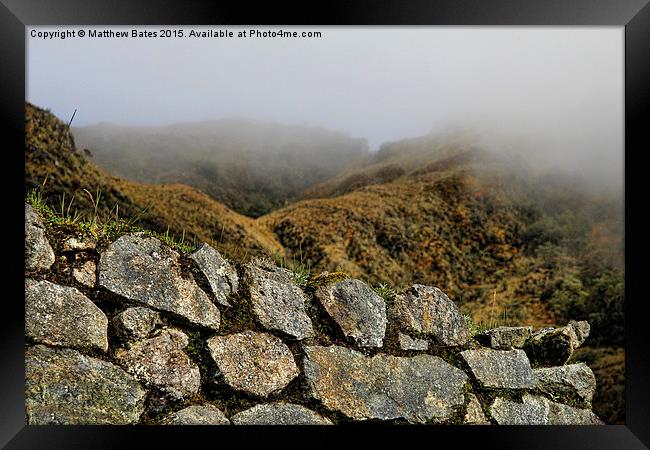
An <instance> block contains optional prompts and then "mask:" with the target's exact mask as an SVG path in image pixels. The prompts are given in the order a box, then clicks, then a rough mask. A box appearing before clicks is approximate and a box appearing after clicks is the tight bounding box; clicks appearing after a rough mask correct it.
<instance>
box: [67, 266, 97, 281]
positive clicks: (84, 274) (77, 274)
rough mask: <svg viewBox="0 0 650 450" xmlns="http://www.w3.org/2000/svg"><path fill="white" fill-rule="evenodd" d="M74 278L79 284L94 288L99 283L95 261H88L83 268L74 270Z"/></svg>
mask: <svg viewBox="0 0 650 450" xmlns="http://www.w3.org/2000/svg"><path fill="white" fill-rule="evenodd" d="M72 277H73V278H74V279H75V281H77V283H80V284H83V285H84V286H86V287H89V288H94V287H95V283H96V282H97V265H96V264H95V263H94V262H93V261H86V262H85V263H83V264H82V265H81V267H75V268H74V269H72Z"/></svg>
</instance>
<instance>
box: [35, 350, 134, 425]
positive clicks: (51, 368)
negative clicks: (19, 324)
mask: <svg viewBox="0 0 650 450" xmlns="http://www.w3.org/2000/svg"><path fill="white" fill-rule="evenodd" d="M145 396H146V392H145V390H144V389H142V387H141V386H140V384H139V383H138V382H137V381H136V380H135V379H134V378H133V377H132V376H131V375H129V374H128V373H126V372H125V371H124V370H122V369H120V368H119V367H117V366H115V365H113V364H111V363H108V362H106V361H102V360H100V359H97V358H92V357H90V356H86V355H82V354H81V353H79V352H77V351H75V350H70V349H53V348H49V347H46V346H43V345H36V346H34V347H30V348H29V349H28V350H27V352H26V355H25V407H26V414H27V423H28V424H34V425H46V424H62V425H73V424H75V425H81V424H86V425H91V424H116V425H118V424H129V423H136V422H138V420H139V419H140V415H141V414H142V413H143V411H144V402H145Z"/></svg>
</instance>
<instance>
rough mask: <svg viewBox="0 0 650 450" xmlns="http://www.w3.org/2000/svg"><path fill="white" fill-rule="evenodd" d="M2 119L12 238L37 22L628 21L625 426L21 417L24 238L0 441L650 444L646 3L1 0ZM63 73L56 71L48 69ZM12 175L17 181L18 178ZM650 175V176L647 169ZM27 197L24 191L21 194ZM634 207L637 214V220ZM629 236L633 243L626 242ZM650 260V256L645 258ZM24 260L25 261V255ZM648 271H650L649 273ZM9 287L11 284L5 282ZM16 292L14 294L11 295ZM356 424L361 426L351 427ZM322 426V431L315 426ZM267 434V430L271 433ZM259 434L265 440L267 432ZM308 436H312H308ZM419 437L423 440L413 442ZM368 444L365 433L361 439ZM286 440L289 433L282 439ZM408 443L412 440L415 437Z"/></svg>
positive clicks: (5, 329)
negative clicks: (41, 420)
mask: <svg viewBox="0 0 650 450" xmlns="http://www.w3.org/2000/svg"><path fill="white" fill-rule="evenodd" d="M0 2H1V4H0V57H1V58H2V59H1V60H2V64H1V65H0V67H1V69H2V70H0V79H1V80H2V82H1V83H0V95H1V96H0V98H1V99H2V100H1V101H0V114H1V116H0V124H1V125H0V126H2V128H3V133H2V141H3V142H4V144H5V146H4V148H5V149H6V151H5V152H4V155H3V156H4V157H5V158H7V159H8V160H10V161H7V162H6V164H7V166H6V168H8V170H7V171H5V173H4V174H3V177H2V180H3V182H4V183H5V189H4V191H3V192H5V193H6V194H5V205H6V206H7V208H6V209H7V210H6V212H5V215H7V216H10V220H8V221H7V222H5V224H6V226H7V227H8V231H7V233H9V234H8V235H9V236H14V235H15V236H20V235H21V234H20V228H21V227H22V226H23V224H22V223H21V222H19V220H18V218H19V217H21V214H22V213H21V211H23V210H24V205H23V202H24V195H23V198H19V196H18V195H16V194H15V191H17V190H18V188H17V186H23V185H24V184H23V183H24V182H23V180H21V179H20V178H21V177H23V178H24V158H23V159H22V164H23V166H22V167H23V171H22V172H20V171H19V170H18V168H19V167H21V153H19V151H18V149H20V148H24V143H25V131H24V120H25V100H26V98H25V97H26V96H25V93H26V78H25V75H26V62H25V57H26V53H25V50H26V32H25V27H27V26H35V25H133V24H137V25H169V24H178V25H199V24H204V25H256V24H257V25H259V24H283V25H305V26H307V25H518V26H529V25H535V26H539V25H554V26H563V25H578V26H584V25H589V26H607V25H615V26H621V27H623V26H624V27H625V174H624V176H625V205H626V208H625V236H626V240H627V242H628V245H627V246H626V251H625V266H626V286H625V289H626V295H625V297H626V305H625V309H626V323H625V343H626V345H625V349H626V353H625V386H626V390H625V394H626V402H625V410H626V424H625V425H607V426H518V427H517V426H505V427H504V426H497V427H494V426H484V427H481V426H444V427H443V426H440V427H415V426H414V427H406V426H393V427H385V426H370V427H369V426H368V425H363V424H361V425H359V426H356V425H352V426H339V427H329V428H328V429H327V430H325V429H323V428H321V427H256V428H255V429H254V430H255V431H253V432H252V433H251V429H250V428H248V427H217V428H215V427H187V426H186V427H178V426H165V427H154V428H153V429H152V427H150V426H89V425H83V426H81V425H80V426H58V427H56V426H34V425H30V426H26V425H25V399H24V395H25V393H24V350H25V348H24V347H25V341H24V303H23V302H22V301H20V300H19V299H20V298H21V296H22V295H24V293H23V291H24V290H23V287H24V286H23V285H21V284H20V283H19V282H18V280H21V279H24V272H23V268H24V252H23V250H22V248H21V247H23V245H24V241H23V240H19V239H12V238H9V239H8V240H7V241H5V242H6V245H7V246H9V247H13V248H12V249H11V253H10V254H6V255H5V257H4V262H7V261H11V262H12V263H11V264H6V265H5V269H4V270H3V275H4V277H3V278H4V279H5V280H7V281H9V283H7V284H8V286H3V288H4V289H3V292H4V296H3V297H4V304H3V305H2V313H1V314H2V315H1V316H0V317H2V318H3V320H2V322H3V323H2V327H0V355H2V356H1V357H2V365H1V369H0V393H1V395H0V446H5V445H6V447H5V448H12V449H14V448H43V447H46V448H54V447H56V448H72V447H80V448H116V447H117V446H118V445H119V446H126V447H128V444H129V443H131V442H133V441H134V440H136V441H138V442H146V443H147V444H148V446H151V447H153V446H157V445H160V444H168V445H169V444H177V445H183V446H187V445H192V446H198V445H205V442H208V443H211V444H210V445H212V444H213V445H217V446H219V445H228V442H231V439H234V440H237V445H238V446H240V445H243V444H245V443H257V444H259V443H260V442H262V443H263V445H268V444H273V443H274V441H275V440H276V439H277V442H278V443H281V444H282V443H283V441H282V440H281V439H280V438H281V436H282V438H288V439H290V441H289V445H297V444H299V445H301V446H305V445H307V446H309V445H311V442H313V441H310V440H309V439H310V438H311V439H313V438H314V437H316V435H317V436H318V444H327V443H328V442H329V441H330V440H337V441H338V440H340V439H343V438H345V439H354V440H357V438H361V442H363V445H364V446H367V444H369V442H368V441H375V440H376V441H377V442H381V443H384V442H385V441H386V439H391V440H393V439H394V440H395V441H397V442H399V443H401V445H404V444H407V443H408V444H410V443H412V444H413V445H416V442H417V441H420V440H421V439H424V442H426V443H427V444H426V445H436V446H437V445H439V444H440V440H441V438H443V439H444V440H445V441H448V442H452V443H454V445H458V444H461V443H462V444H465V443H467V442H468V441H471V442H474V443H476V444H477V445H480V446H481V447H479V448H490V447H491V446H495V447H496V446H498V447H499V448H519V449H535V448H540V449H541V448H572V449H581V448H585V449H600V448H607V449H610V448H617V449H619V448H620V449H636V448H648V447H647V445H650V427H648V426H647V424H650V390H649V389H648V384H649V382H650V372H649V370H648V365H649V362H650V356H649V355H650V352H649V351H648V349H649V348H650V346H649V345H648V344H649V343H650V340H649V339H648V336H649V333H648V330H647V329H648V326H647V322H648V316H647V315H645V314H644V305H643V303H642V302H644V301H645V298H643V297H642V294H641V292H642V288H643V287H644V286H642V284H641V281H642V280H643V278H642V274H641V270H643V269H645V267H644V266H645V265H644V264H641V263H640V262H641V254H640V253H641V252H642V251H643V250H645V249H646V248H648V245H647V244H648V237H647V236H648V233H647V232H645V230H640V228H641V225H640V224H644V223H645V221H644V218H642V217H641V213H640V212H639V209H640V208H638V206H637V209H636V211H635V210H634V208H633V206H632V205H633V202H635V201H636V202H639V201H642V199H641V195H643V194H642V193H643V192H644V187H645V186H644V185H643V184H642V181H644V180H643V178H642V177H641V175H640V173H639V172H640V170H642V169H643V168H644V167H643V164H641V158H642V157H643V154H644V153H647V152H648V150H650V149H649V148H648V142H649V138H648V136H649V133H650V131H648V126H647V121H644V120H643V119H644V118H645V117H647V113H648V102H649V100H648V99H649V98H650V96H649V95H648V94H649V91H650V71H649V66H650V45H649V43H650V5H649V4H648V2H647V1H645V0H571V1H569V0H547V1H540V0H537V1H534V0H490V1H487V0H484V1H479V0H444V1H435V2H434V1H430V0H417V1H414V0H410V1H398V0H377V1H373V2H370V1H365V2H364V1H362V0H354V1H351V0H329V1H326V2H319V3H311V2H303V3H297V2H296V3H293V2H291V3H283V4H278V3H276V2H264V3H262V2H260V3H259V4H256V5H254V6H252V5H251V4H250V3H248V2H246V3H244V2H241V1H240V2H238V3H235V2H232V1H231V2H229V3H225V2H219V3H216V2H210V1H205V0H190V1H183V2H181V1H178V0H175V1H169V0H166V1H164V0H163V1H150V0H131V1H129V0H121V1H115V0H114V1H104V2H99V1H95V0H93V1H89V0H86V1H82V0H63V1H57V2H56V3H55V2H52V1H50V2H48V1H46V0H38V1H37V0H0ZM53 70H56V68H53ZM14 177H15V178H16V179H14ZM646 178H647V175H646ZM23 194H24V191H23ZM635 216H637V217H636V218H635ZM629 243H632V245H629ZM644 256H646V257H647V255H644ZM19 262H20V263H21V264H19ZM646 277H647V275H646ZM9 287H11V289H7V288H9ZM14 289H15V293H14ZM355 427H356V428H355ZM314 431H316V432H317V433H314ZM266 436H268V438H267V437H266ZM263 439H264V441H263ZM303 439H306V440H303ZM416 440H417V441H416ZM364 441H365V442H364ZM284 444H285V445H286V444H287V442H286V441H284ZM408 444H407V445H408Z"/></svg>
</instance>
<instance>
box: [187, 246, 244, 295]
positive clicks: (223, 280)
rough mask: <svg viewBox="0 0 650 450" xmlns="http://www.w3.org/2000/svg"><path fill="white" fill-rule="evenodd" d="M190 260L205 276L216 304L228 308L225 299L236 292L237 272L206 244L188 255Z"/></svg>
mask: <svg viewBox="0 0 650 450" xmlns="http://www.w3.org/2000/svg"><path fill="white" fill-rule="evenodd" d="M190 259H192V260H193V261H194V262H195V263H196V265H197V266H198V268H199V270H200V271H201V272H202V273H203V275H205V278H206V279H207V280H208V284H209V285H210V290H211V291H212V294H213V295H214V298H215V300H216V302H217V303H219V304H220V305H223V306H230V303H228V300H227V297H228V295H229V294H231V293H234V292H236V291H237V287H238V286H239V277H238V276H237V270H235V268H234V267H233V266H232V265H231V264H230V263H229V262H228V261H227V260H226V259H224V258H223V256H221V254H220V253H219V252H218V251H216V250H215V249H214V248H212V247H210V246H209V245H208V244H203V245H201V247H199V249H198V250H197V251H195V252H194V253H192V254H191V255H190Z"/></svg>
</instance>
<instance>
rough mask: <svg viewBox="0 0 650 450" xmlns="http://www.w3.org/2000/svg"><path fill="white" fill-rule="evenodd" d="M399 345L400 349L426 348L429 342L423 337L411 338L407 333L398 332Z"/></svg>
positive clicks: (421, 349) (422, 349)
mask: <svg viewBox="0 0 650 450" xmlns="http://www.w3.org/2000/svg"><path fill="white" fill-rule="evenodd" d="M398 340H399V347H400V348H401V349H402V350H420V351H424V350H428V349H429V343H428V342H427V341H426V340H425V339H413V338H412V337H411V336H409V335H408V334H404V333H399V336H398Z"/></svg>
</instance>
